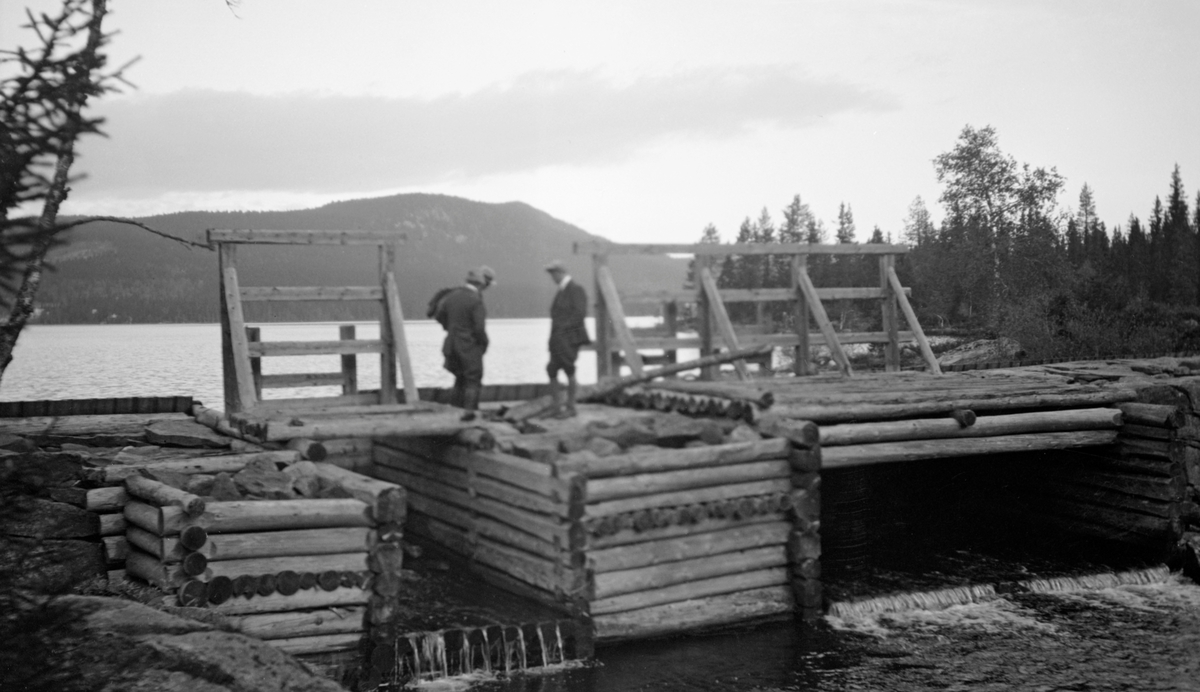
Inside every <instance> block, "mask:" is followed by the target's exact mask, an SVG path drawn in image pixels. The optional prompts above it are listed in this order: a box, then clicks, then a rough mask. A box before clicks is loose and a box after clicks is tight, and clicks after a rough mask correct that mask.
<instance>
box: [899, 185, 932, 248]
mask: <svg viewBox="0 0 1200 692" xmlns="http://www.w3.org/2000/svg"><path fill="white" fill-rule="evenodd" d="M935 234H936V231H935V229H934V227H933V221H932V220H930V216H929V210H928V209H926V208H925V200H923V199H921V197H920V196H919V195H918V196H917V197H916V198H914V199H913V201H912V204H910V205H908V216H907V217H905V219H904V242H906V243H908V244H909V245H911V246H913V247H920V246H922V245H926V244H928V243H931V242H933V240H934V237H935Z"/></svg>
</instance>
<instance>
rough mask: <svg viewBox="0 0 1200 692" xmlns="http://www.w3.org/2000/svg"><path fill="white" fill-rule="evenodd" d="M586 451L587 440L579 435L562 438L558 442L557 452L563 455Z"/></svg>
mask: <svg viewBox="0 0 1200 692" xmlns="http://www.w3.org/2000/svg"><path fill="white" fill-rule="evenodd" d="M585 449H587V438H586V437H583V436H579V435H572V436H571V437H564V438H562V439H561V440H559V441H558V451H560V452H562V453H563V454H574V453H575V452H581V451H583V450H585Z"/></svg>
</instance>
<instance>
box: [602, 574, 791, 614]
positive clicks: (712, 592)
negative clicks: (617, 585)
mask: <svg viewBox="0 0 1200 692" xmlns="http://www.w3.org/2000/svg"><path fill="white" fill-rule="evenodd" d="M789 583H790V580H789V576H788V570H787V568H786V567H772V568H768V569H761V570H757V571H754V572H740V573H738V574H729V575H725V576H720V577H713V578H711V579H700V580H697V581H692V582H686V583H683V584H675V585H673V586H667V587H664V588H661V589H651V590H648V591H640V592H637V593H629V594H622V595H620V596H612V597H610V598H602V599H597V600H594V601H592V602H591V613H592V617H593V618H595V617H596V616H598V615H607V614H609V613H620V612H623V611H627V610H638V609H640V608H649V607H651V606H657V605H664V604H667V603H676V602H678V601H688V600H692V599H696V598H704V597H706V596H717V595H720V594H724V593H735V592H737V591H748V590H751V589H761V588H765V587H769V586H780V585H784V584H789Z"/></svg>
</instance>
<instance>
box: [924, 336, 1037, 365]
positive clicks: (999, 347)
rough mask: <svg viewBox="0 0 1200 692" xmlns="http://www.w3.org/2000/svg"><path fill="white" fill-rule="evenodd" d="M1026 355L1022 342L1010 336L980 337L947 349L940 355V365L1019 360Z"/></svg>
mask: <svg viewBox="0 0 1200 692" xmlns="http://www.w3.org/2000/svg"><path fill="white" fill-rule="evenodd" d="M1024 357H1025V351H1024V350H1022V349H1021V344H1019V343H1017V341H1016V340H1014V339H1010V338H1008V337H1004V336H1002V337H1000V338H999V339H980V340H978V341H972V342H970V343H967V344H963V345H962V346H958V347H957V348H954V349H951V350H949V351H946V352H945V353H943V354H942V355H940V356H938V359H937V361H938V364H939V365H974V364H977V363H994V362H998V361H1007V360H1019V359H1021V358H1024Z"/></svg>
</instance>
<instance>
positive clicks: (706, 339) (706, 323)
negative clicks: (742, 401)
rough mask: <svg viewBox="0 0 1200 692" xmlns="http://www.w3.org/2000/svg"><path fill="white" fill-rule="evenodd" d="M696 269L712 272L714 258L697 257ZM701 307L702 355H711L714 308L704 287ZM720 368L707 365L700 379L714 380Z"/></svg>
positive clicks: (700, 301)
mask: <svg viewBox="0 0 1200 692" xmlns="http://www.w3.org/2000/svg"><path fill="white" fill-rule="evenodd" d="M695 262H696V271H704V270H708V271H710V272H711V269H710V267H711V266H712V259H711V258H709V257H707V256H705V257H696V260H695ZM699 299H700V300H699V308H700V357H701V358H704V357H705V356H711V355H712V354H713V334H712V308H711V307H710V306H709V300H708V294H707V293H705V291H704V289H703V287H701V289H700V291H699ZM718 372H719V370H718V368H715V367H705V368H702V369H701V370H700V379H702V380H712V379H716V376H717V373H718Z"/></svg>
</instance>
